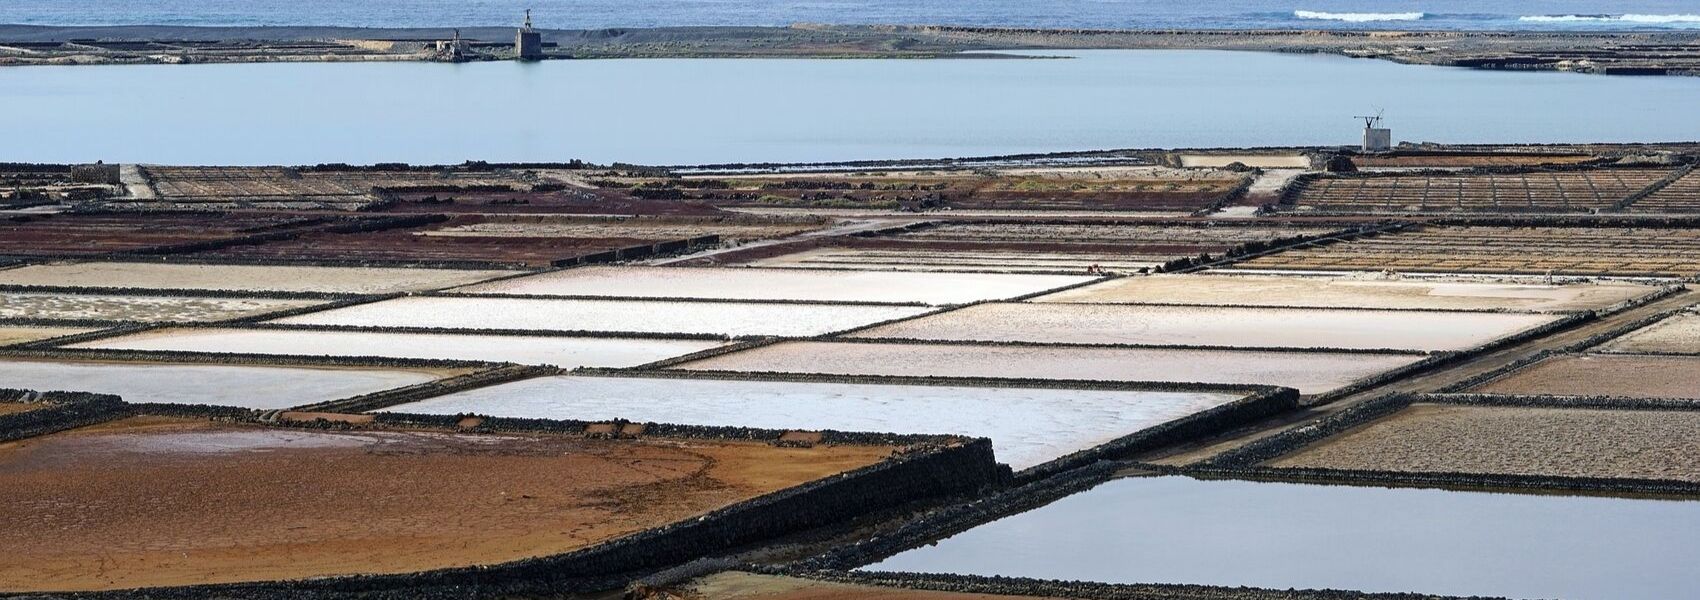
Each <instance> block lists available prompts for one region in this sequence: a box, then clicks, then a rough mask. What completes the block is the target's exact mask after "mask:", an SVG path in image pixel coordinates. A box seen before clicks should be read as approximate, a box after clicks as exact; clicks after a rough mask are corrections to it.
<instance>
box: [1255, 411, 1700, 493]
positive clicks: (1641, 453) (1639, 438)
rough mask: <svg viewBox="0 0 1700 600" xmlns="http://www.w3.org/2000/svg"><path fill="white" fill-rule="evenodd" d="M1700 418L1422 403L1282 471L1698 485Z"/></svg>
mask: <svg viewBox="0 0 1700 600" xmlns="http://www.w3.org/2000/svg"><path fill="white" fill-rule="evenodd" d="M1696 455H1700V413H1695V412H1688V411H1637V410H1591V409H1566V408H1512V407H1490V406H1456V405H1446V404H1417V405H1413V406H1412V407H1410V408H1408V409H1405V410H1403V411H1401V412H1399V413H1398V414H1395V415H1393V416H1392V417H1389V418H1385V419H1381V420H1379V421H1376V422H1374V423H1371V424H1369V425H1367V426H1364V427H1360V428H1358V429H1355V430H1353V431H1351V432H1349V433H1346V434H1344V435H1341V436H1338V437H1336V438H1334V439H1332V440H1329V441H1327V442H1324V443H1322V444H1319V445H1316V446H1312V447H1310V448H1306V449H1304V450H1301V451H1299V452H1297V453H1294V454H1292V455H1288V456H1285V457H1282V458H1280V459H1277V460H1274V461H1271V462H1270V463H1268V464H1270V465H1271V466H1278V467H1323V468H1333V469H1376V470H1388V471H1410V472H1435V471H1441V472H1460V473H1495V474H1514V475H1551V476H1559V477H1636V478H1649V479H1679V480H1683V481H1700V464H1696V463H1695V462H1694V460H1693V457H1694V456H1696Z"/></svg>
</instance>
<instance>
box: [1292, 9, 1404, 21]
mask: <svg viewBox="0 0 1700 600" xmlns="http://www.w3.org/2000/svg"><path fill="white" fill-rule="evenodd" d="M1293 16H1295V17H1298V18H1300V19H1314V20H1322V21H1345V22H1347V23H1371V22H1375V21H1420V20H1422V18H1423V16H1424V14H1423V13H1420V12H1402V13H1331V12H1320V11H1314V10H1295V11H1293Z"/></svg>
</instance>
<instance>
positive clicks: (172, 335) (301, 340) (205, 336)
mask: <svg viewBox="0 0 1700 600" xmlns="http://www.w3.org/2000/svg"><path fill="white" fill-rule="evenodd" d="M725 344H726V342H721V341H715V340H669V339H644V338H603V337H560V336H529V335H461V334H450V333H388V332H377V331H297V330H279V329H200V328H196V329H164V330H156V331H148V332H144V333H138V334H135V335H127V336H122V337H116V338H107V339H101V340H96V341H92V342H85V343H82V344H74V345H72V346H71V347H72V348H99V349H105V350H175V351H181V352H217V353H236V354H285V355H297V356H382V357H390V358H426V359H446V360H483V361H490V362H512V363H521V364H533V365H554V366H558V367H562V368H567V369H571V368H576V367H635V366H638V365H641V364H644V363H650V362H655V361H658V360H661V359H664V358H672V357H675V356H683V355H686V354H690V353H692V352H700V351H703V350H707V349H709V348H714V347H717V346H722V345H725Z"/></svg>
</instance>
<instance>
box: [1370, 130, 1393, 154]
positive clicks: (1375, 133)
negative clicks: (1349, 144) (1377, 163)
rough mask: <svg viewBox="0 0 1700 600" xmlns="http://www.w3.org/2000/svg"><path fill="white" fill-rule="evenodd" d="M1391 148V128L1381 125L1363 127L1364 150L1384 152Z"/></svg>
mask: <svg viewBox="0 0 1700 600" xmlns="http://www.w3.org/2000/svg"><path fill="white" fill-rule="evenodd" d="M1392 149H1393V130H1392V129H1384V128H1381V127H1365V128H1364V152H1386V151H1388V150H1392Z"/></svg>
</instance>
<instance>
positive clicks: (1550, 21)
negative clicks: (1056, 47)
mask: <svg viewBox="0 0 1700 600" xmlns="http://www.w3.org/2000/svg"><path fill="white" fill-rule="evenodd" d="M526 8H531V9H533V14H534V15H535V16H536V19H537V24H538V25H539V26H541V27H546V28H558V29H583V28H603V27H656V26H670V25H788V24H791V23H799V22H807V23H927V24H953V25H980V26H996V27H1107V28H1228V29H1249V28H1279V29H1293V28H1303V29H1342V28H1380V29H1460V30H1463V29H1526V30H1589V29H1670V28H1700V3H1696V2H1695V0H1540V1H1529V0H1274V1H1272V0H1213V1H1211V2H1176V1H1175V0H384V1H371V0H77V1H74V2H73V1H69V0H4V1H3V2H0V23H23V24H40V25H146V24H158V25H346V26H361V27H437V26H473V25H513V24H516V22H517V21H518V20H519V18H520V14H521V12H522V11H523V10H524V9H526Z"/></svg>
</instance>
